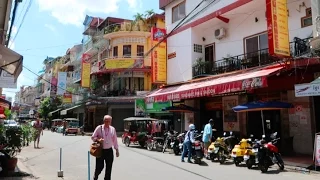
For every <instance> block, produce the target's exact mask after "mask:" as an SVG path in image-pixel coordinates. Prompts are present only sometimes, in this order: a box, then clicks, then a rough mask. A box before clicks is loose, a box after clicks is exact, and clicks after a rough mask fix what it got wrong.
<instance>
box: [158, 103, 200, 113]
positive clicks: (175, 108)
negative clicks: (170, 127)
mask: <svg viewBox="0 0 320 180" xmlns="http://www.w3.org/2000/svg"><path fill="white" fill-rule="evenodd" d="M162 110H163V111H169V112H184V113H192V112H197V111H199V110H198V109H196V108H193V107H190V106H187V105H185V104H179V105H177V106H171V107H166V108H163V109H162Z"/></svg>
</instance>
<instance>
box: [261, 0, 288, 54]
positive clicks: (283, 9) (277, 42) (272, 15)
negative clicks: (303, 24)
mask: <svg viewBox="0 0 320 180" xmlns="http://www.w3.org/2000/svg"><path fill="white" fill-rule="evenodd" d="M266 6H267V7H266V8H267V24H268V43H269V54H270V55H277V56H284V57H287V56H290V43H289V30H288V7H287V0H266Z"/></svg>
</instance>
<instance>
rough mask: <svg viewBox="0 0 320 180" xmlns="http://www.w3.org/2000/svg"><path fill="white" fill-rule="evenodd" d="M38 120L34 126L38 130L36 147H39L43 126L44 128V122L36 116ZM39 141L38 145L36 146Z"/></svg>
mask: <svg viewBox="0 0 320 180" xmlns="http://www.w3.org/2000/svg"><path fill="white" fill-rule="evenodd" d="M36 118H37V119H36V122H34V123H33V128H35V130H36V134H35V137H34V148H39V142H40V136H41V134H42V136H43V128H42V122H41V121H40V118H39V117H36ZM36 142H37V146H36Z"/></svg>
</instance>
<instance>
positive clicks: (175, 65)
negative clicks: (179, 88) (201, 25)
mask: <svg viewBox="0 0 320 180" xmlns="http://www.w3.org/2000/svg"><path fill="white" fill-rule="evenodd" d="M191 38H192V32H191V29H188V30H185V31H183V32H181V33H179V34H177V35H174V36H172V37H169V38H168V39H167V42H168V47H167V48H168V51H167V53H168V54H170V53H173V52H176V57H175V58H172V59H168V63H167V75H168V77H167V78H168V79H167V82H168V84H170V83H175V82H182V81H187V80H189V79H191V78H192V68H191V67H192V62H191V61H190V59H191V56H192V52H193V50H192V49H191V44H192V42H191Z"/></svg>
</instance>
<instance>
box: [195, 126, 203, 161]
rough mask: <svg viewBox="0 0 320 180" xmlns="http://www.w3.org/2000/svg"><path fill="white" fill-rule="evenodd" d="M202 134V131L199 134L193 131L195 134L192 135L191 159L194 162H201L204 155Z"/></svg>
mask: <svg viewBox="0 0 320 180" xmlns="http://www.w3.org/2000/svg"><path fill="white" fill-rule="evenodd" d="M202 135H203V131H202V132H201V133H200V134H199V133H197V132H195V135H194V139H195V142H194V143H193V144H192V159H193V160H194V163H196V164H201V163H202V159H203V157H204V152H203V143H202V142H201V141H202Z"/></svg>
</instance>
